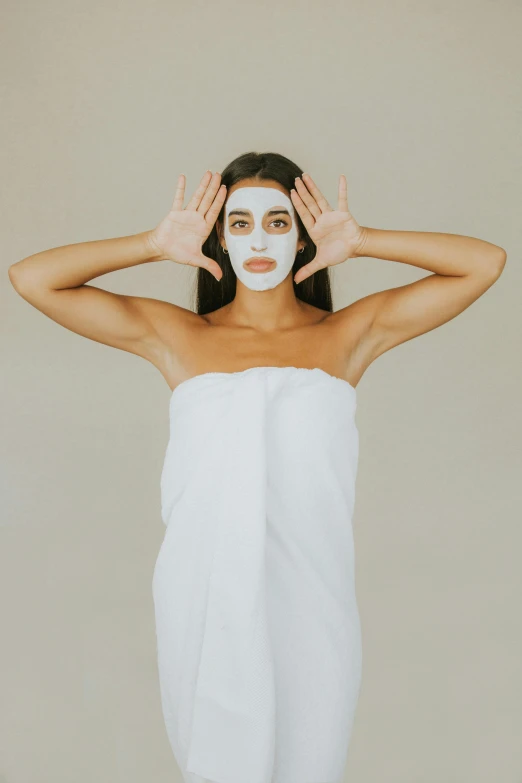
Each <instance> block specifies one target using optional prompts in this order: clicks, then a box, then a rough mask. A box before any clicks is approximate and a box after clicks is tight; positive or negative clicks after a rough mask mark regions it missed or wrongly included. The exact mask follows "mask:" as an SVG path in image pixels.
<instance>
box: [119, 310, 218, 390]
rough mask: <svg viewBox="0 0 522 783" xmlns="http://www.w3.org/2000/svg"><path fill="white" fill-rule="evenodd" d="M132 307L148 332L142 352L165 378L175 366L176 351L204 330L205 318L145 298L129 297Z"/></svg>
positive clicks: (192, 312) (190, 311) (140, 351)
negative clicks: (172, 366)
mask: <svg viewBox="0 0 522 783" xmlns="http://www.w3.org/2000/svg"><path fill="white" fill-rule="evenodd" d="M126 298H127V301H128V303H129V305H130V306H131V307H132V308H133V310H134V312H135V313H136V314H137V315H138V316H139V318H140V319H142V320H143V321H146V322H147V324H148V326H149V329H148V332H147V337H146V338H145V339H144V340H143V341H142V344H141V346H140V349H139V351H138V350H137V351H136V352H137V353H138V352H139V353H140V354H141V356H143V358H145V359H148V361H150V362H152V364H154V365H155V366H156V367H157V368H158V369H159V370H160V372H161V373H162V374H163V375H165V374H166V373H167V374H168V373H169V368H170V366H171V365H172V364H173V362H175V357H176V354H177V348H178V347H179V346H181V345H183V344H185V343H187V342H188V343H190V341H191V336H192V335H193V334H194V333H195V332H196V331H197V330H198V329H201V327H202V326H204V325H205V320H204V318H203V317H202V316H200V315H198V314H197V313H195V312H194V311H193V310H190V309H188V308H187V307H181V306H180V305H176V304H173V303H172V302H167V301H165V300H163V299H153V298H150V297H145V296H128V297H126Z"/></svg>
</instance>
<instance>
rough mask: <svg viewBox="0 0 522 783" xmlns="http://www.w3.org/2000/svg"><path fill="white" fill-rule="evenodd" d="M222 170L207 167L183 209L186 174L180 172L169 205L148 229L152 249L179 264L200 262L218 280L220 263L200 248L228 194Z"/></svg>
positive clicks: (163, 257)
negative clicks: (213, 170)
mask: <svg viewBox="0 0 522 783" xmlns="http://www.w3.org/2000/svg"><path fill="white" fill-rule="evenodd" d="M220 180H221V174H219V173H218V172H216V173H215V174H212V172H211V171H207V172H206V173H205V175H204V176H203V178H202V179H201V181H200V183H199V186H198V188H197V190H196V192H195V193H194V195H193V196H192V198H191V199H190V201H189V203H188V204H187V206H186V207H185V209H183V200H184V195H185V175H184V174H180V175H179V177H178V185H177V189H176V195H175V197H174V201H173V203H172V208H171V210H170V212H169V213H168V215H167V216H166V217H165V218H163V220H162V221H161V223H159V225H158V226H156V228H155V229H153V230H152V231H150V232H149V234H148V240H149V244H150V246H151V249H152V250H153V251H154V253H155V254H156V255H159V257H160V258H162V259H170V260H171V261H176V262H177V263H178V264H189V265H191V266H200V267H203V268H204V269H208V271H209V272H210V273H211V274H213V275H214V277H215V278H216V280H221V278H222V276H223V272H222V271H221V267H220V266H219V264H218V263H217V261H214V259H212V258H208V256H205V255H203V253H202V252H201V248H202V246H203V243H204V242H205V240H206V239H207V237H208V235H209V234H210V232H211V231H212V227H213V225H214V223H215V222H216V219H217V216H218V215H219V213H220V210H221V207H222V206H223V204H224V202H225V198H226V194H227V189H226V186H225V185H220Z"/></svg>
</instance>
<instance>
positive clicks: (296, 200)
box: [290, 188, 315, 232]
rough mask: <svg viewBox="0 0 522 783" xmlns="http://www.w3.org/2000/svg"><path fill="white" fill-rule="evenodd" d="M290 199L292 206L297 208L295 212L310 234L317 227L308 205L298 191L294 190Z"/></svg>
mask: <svg viewBox="0 0 522 783" xmlns="http://www.w3.org/2000/svg"><path fill="white" fill-rule="evenodd" d="M290 198H291V200H292V204H293V205H294V207H295V211H296V212H297V214H298V215H299V217H300V218H301V220H302V221H303V225H304V227H305V228H306V230H307V231H308V232H310V231H311V230H312V229H313V227H314V226H315V218H314V216H313V215H312V214H311V213H310V211H309V210H308V208H307V206H306V204H305V203H304V202H303V199H302V198H301V196H300V195H299V193H298V192H297V190H294V189H293V188H292V190H291V191H290Z"/></svg>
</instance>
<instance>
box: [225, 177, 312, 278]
mask: <svg viewBox="0 0 522 783" xmlns="http://www.w3.org/2000/svg"><path fill="white" fill-rule="evenodd" d="M276 207H284V208H285V209H287V210H288V212H289V215H287V216H286V217H285V216H284V215H282V214H279V215H270V216H268V217H267V219H266V224H267V226H269V225H270V224H271V223H272V221H274V220H278V219H279V218H281V219H283V220H286V221H289V220H290V221H291V223H292V225H291V227H290V229H289V230H287V231H286V233H268V232H267V231H265V228H264V226H263V217H264V215H265V214H266V212H267V211H268V210H269V209H275V208H276ZM234 209H244V210H249V211H250V213H251V214H250V215H248V216H244V215H243V216H242V215H232V217H231V219H230V221H229V214H230V212H231V211H232V210H234ZM239 220H245V221H247V222H248V224H249V229H250V230H249V233H246V231H247V229H246V228H245V230H244V232H242V233H240V234H234V233H232V232H231V231H230V229H229V222H230V223H232V224H233V223H234V222H235V221H239ZM252 221H253V225H252ZM224 234H225V240H226V243H227V250H228V252H229V256H230V263H231V264H232V268H233V269H234V272H235V273H236V275H237V277H238V278H239V280H241V282H242V283H243V284H244V285H246V286H247V287H248V288H251V289H252V290H253V291H266V290H268V289H270V288H275V286H276V285H279V283H281V282H282V281H283V280H284V279H285V277H286V276H287V275H288V273H289V272H290V270H291V269H292V266H293V264H294V261H295V256H296V253H297V240H298V234H297V225H296V217H295V211H294V205H293V204H292V202H291V201H290V199H289V198H288V196H286V194H285V193H282V192H281V191H280V190H277V189H276V188H262V187H260V188H238V189H237V190H235V191H234V192H233V193H232V195H231V196H230V198H229V199H228V201H227V203H226V205H225V230H224ZM256 257H257V258H261V257H265V258H270V259H273V260H274V261H276V262H277V265H276V267H275V268H274V269H270V270H269V271H268V272H249V270H248V268H245V267H244V266H243V264H244V262H245V261H247V260H248V259H250V258H256Z"/></svg>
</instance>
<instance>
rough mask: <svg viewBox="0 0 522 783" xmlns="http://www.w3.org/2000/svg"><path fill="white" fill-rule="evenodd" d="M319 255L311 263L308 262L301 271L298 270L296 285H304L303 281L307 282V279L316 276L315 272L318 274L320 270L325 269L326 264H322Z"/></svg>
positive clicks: (295, 278) (295, 277)
mask: <svg viewBox="0 0 522 783" xmlns="http://www.w3.org/2000/svg"><path fill="white" fill-rule="evenodd" d="M318 255H319V253H317V254H316V256H315V258H313V259H312V260H311V261H309V262H308V264H305V265H304V266H302V267H301V268H300V269H298V270H297V272H296V273H295V275H294V282H295V283H302V282H303V280H306V278H307V277H310V276H311V275H313V274H314V272H318V271H319V269H323V267H324V264H322V263H321V259H320V258H318Z"/></svg>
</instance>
